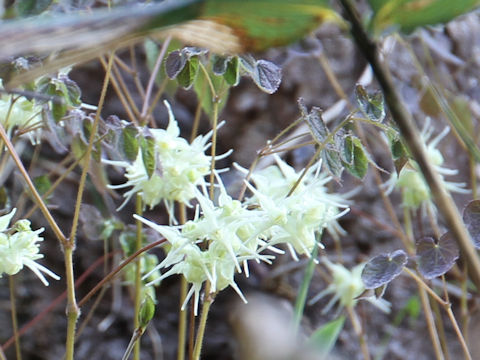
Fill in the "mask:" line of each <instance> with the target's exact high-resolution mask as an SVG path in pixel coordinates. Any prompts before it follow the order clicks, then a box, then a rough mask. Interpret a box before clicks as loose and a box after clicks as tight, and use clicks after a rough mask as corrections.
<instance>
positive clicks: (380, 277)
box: [362, 250, 407, 289]
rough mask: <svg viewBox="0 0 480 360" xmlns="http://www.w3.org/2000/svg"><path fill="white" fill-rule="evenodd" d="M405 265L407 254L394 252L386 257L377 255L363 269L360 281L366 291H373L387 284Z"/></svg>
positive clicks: (399, 251)
mask: <svg viewBox="0 0 480 360" xmlns="http://www.w3.org/2000/svg"><path fill="white" fill-rule="evenodd" d="M406 263H407V254H406V253H405V251H403V250H396V251H394V252H392V253H390V254H387V255H385V254H384V255H378V256H376V257H374V258H373V259H371V260H370V261H369V262H368V263H367V264H366V265H365V267H364V268H363V271H362V280H363V283H364V284H365V288H366V289H375V288H378V287H380V286H382V285H385V284H388V283H389V282H390V281H392V280H393V279H394V278H395V277H397V276H398V275H399V274H400V273H401V272H402V269H403V267H404V266H405V264H406Z"/></svg>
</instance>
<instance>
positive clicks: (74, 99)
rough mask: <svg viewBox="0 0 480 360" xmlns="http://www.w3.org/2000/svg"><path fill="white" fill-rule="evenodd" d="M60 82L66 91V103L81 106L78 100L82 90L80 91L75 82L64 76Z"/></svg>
mask: <svg viewBox="0 0 480 360" xmlns="http://www.w3.org/2000/svg"><path fill="white" fill-rule="evenodd" d="M62 80H63V82H64V84H65V87H66V90H67V93H66V99H68V103H69V104H70V105H72V106H80V105H81V104H82V101H81V99H80V98H81V96H82V90H80V87H79V86H78V85H77V83H76V82H75V81H73V80H71V79H70V78H68V77H66V76H65V77H64V78H63V79H62Z"/></svg>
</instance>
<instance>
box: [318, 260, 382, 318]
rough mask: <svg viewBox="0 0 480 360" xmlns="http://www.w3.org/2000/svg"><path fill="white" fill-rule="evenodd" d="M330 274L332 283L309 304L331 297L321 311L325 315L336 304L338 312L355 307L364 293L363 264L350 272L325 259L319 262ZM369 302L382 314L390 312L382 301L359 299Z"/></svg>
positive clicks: (369, 298) (372, 298) (370, 298)
mask: <svg viewBox="0 0 480 360" xmlns="http://www.w3.org/2000/svg"><path fill="white" fill-rule="evenodd" d="M321 261H322V262H323V263H324V264H325V266H326V267H327V268H328V269H329V270H330V272H331V274H332V282H331V283H330V285H328V286H327V288H326V289H324V290H323V291H321V292H320V293H319V294H317V295H316V296H314V297H313V298H312V299H311V300H310V301H309V304H314V303H316V302H317V301H318V300H320V299H321V298H323V297H325V296H327V295H333V296H332V298H331V299H330V301H329V302H328V303H327V305H326V306H325V307H324V309H323V310H322V313H323V314H325V313H327V312H329V311H330V310H331V308H332V306H333V305H334V304H335V303H336V302H338V310H337V311H340V310H341V309H342V308H343V307H353V306H355V305H356V303H357V300H358V298H359V296H360V295H362V293H363V292H364V291H365V285H364V284H363V281H362V271H363V268H364V266H365V263H361V264H359V265H357V266H355V267H354V268H353V269H352V270H348V269H347V268H345V267H344V266H343V265H341V264H334V263H332V262H330V261H329V260H328V259H327V258H325V257H324V258H322V260H321ZM361 299H364V300H367V301H369V302H371V303H372V304H373V305H375V306H377V307H378V308H379V309H380V310H382V311H384V312H389V311H390V303H389V302H387V301H386V300H383V299H376V298H375V297H367V298H361Z"/></svg>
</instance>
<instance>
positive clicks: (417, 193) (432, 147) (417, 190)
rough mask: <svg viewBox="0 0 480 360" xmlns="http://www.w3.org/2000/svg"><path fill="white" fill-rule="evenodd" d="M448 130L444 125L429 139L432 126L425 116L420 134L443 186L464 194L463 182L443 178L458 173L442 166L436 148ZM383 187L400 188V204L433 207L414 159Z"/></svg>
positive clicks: (388, 188) (440, 155) (429, 194)
mask: <svg viewBox="0 0 480 360" xmlns="http://www.w3.org/2000/svg"><path fill="white" fill-rule="evenodd" d="M449 131H450V128H449V127H445V129H444V130H443V131H442V132H441V133H440V134H438V135H437V136H436V137H434V138H433V139H431V137H432V135H433V127H432V126H431V121H430V118H427V119H426V121H425V126H424V128H423V130H422V132H421V133H420V135H421V139H422V142H423V144H424V146H425V150H426V153H427V157H428V160H429V161H430V163H431V164H432V165H433V166H434V168H435V170H436V171H437V172H438V173H439V175H440V177H441V178H442V180H443V184H444V186H445V188H446V189H447V190H449V191H451V192H456V193H463V194H466V193H469V192H470V191H469V190H468V189H465V185H466V184H465V183H457V182H451V181H446V180H445V178H444V176H451V175H456V174H457V173H458V171H457V170H453V169H448V168H445V167H443V166H442V165H443V163H444V158H443V156H442V153H441V152H440V150H438V149H437V145H438V143H439V142H440V141H441V140H442V139H443V138H444V137H445V136H446V135H447V134H448V132H449ZM385 187H386V188H387V190H386V192H387V194H388V193H390V192H391V191H392V190H393V188H398V189H400V190H401V192H402V205H403V206H405V207H407V208H411V209H413V210H415V209H417V208H419V207H420V206H422V207H423V206H428V207H430V208H432V209H435V207H434V204H433V202H432V194H431V192H430V188H429V186H428V184H427V182H426V181H425V179H424V177H423V175H422V173H421V171H420V169H419V166H418V164H417V163H416V162H415V161H414V160H409V161H408V162H407V163H406V164H405V165H404V166H403V168H402V169H401V170H400V173H399V174H393V175H392V177H391V178H390V180H389V181H387V183H385Z"/></svg>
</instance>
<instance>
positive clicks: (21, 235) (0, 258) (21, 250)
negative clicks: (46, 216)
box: [0, 209, 60, 285]
mask: <svg viewBox="0 0 480 360" xmlns="http://www.w3.org/2000/svg"><path fill="white" fill-rule="evenodd" d="M15 211H16V209H14V210H13V211H11V212H10V213H9V214H6V215H4V216H1V217H0V276H1V275H2V274H3V273H6V274H8V275H15V274H16V273H18V272H19V271H20V270H22V269H23V267H24V266H26V267H28V268H29V269H30V270H32V271H33V272H34V273H35V275H37V276H38V278H39V279H40V280H41V281H42V282H43V283H44V284H45V285H48V281H47V280H46V279H45V276H44V275H43V274H42V272H43V273H45V274H47V275H48V276H50V277H52V278H53V279H55V280H59V279H60V278H59V277H58V276H57V275H56V274H54V273H53V272H51V271H50V270H48V269H47V268H46V267H44V266H43V265H40V264H38V263H36V262H35V260H38V259H41V258H43V255H42V254H40V253H39V245H38V244H37V243H38V242H39V241H42V240H43V238H41V237H39V236H38V234H40V233H41V232H42V231H43V228H42V229H38V230H35V231H33V230H32V229H31V228H30V221H28V220H25V219H24V220H19V221H17V222H16V223H15V225H14V226H13V229H12V231H10V232H7V231H8V230H9V229H8V225H9V224H10V220H11V219H12V217H13V216H14V215H15Z"/></svg>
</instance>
